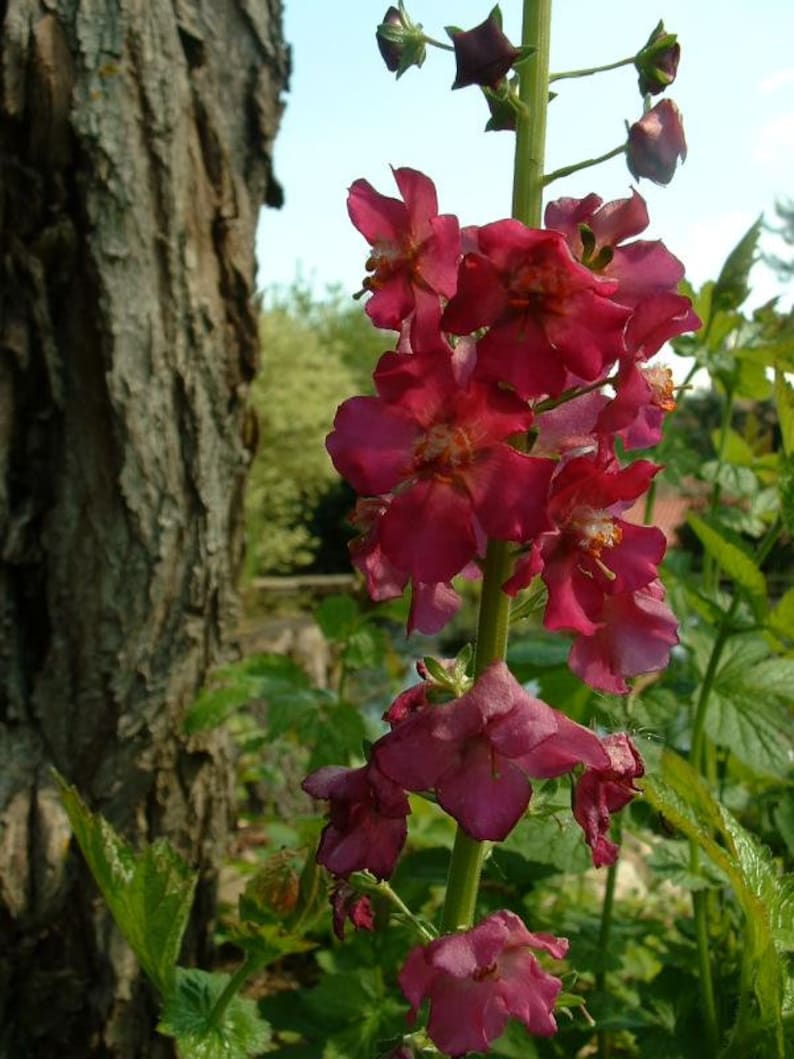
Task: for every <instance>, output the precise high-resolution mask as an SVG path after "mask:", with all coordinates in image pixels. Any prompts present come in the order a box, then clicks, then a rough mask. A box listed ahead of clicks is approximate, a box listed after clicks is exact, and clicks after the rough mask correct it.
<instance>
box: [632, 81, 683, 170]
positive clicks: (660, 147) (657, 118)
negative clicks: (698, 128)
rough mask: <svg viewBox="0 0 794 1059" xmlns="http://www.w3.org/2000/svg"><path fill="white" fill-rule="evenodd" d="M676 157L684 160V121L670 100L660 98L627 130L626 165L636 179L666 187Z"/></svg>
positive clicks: (676, 162) (675, 163)
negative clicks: (659, 101) (650, 181)
mask: <svg viewBox="0 0 794 1059" xmlns="http://www.w3.org/2000/svg"><path fill="white" fill-rule="evenodd" d="M679 158H680V159H681V161H682V162H683V161H684V160H685V158H686V138H685V136H684V120H683V118H682V117H681V111H680V110H679V109H678V107H677V106H676V105H675V103H674V102H673V101H672V99H663V100H662V101H661V103H657V104H656V106H655V107H652V108H651V110H649V111H648V112H647V113H646V114H644V115H643V116H642V117H641V118H640V120H639V121H636V122H635V123H634V124H633V125H632V126H631V128H630V129H629V138H628V141H627V143H626V162H627V163H628V167H629V172H630V173H631V175H632V176H633V177H634V179H635V180H640V179H641V178H642V177H646V178H647V179H648V180H652V181H653V182H654V184H669V183H670V181H671V180H672V179H673V175H674V173H675V170H676V166H677V165H678V160H679Z"/></svg>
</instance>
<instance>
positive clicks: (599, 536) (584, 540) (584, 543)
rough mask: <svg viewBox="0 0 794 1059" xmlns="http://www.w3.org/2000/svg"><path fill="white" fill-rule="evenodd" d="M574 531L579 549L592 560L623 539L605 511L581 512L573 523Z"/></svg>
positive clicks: (621, 531)
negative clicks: (577, 538)
mask: <svg viewBox="0 0 794 1059" xmlns="http://www.w3.org/2000/svg"><path fill="white" fill-rule="evenodd" d="M574 529H575V531H576V533H577V534H578V535H579V547H580V548H581V549H582V551H584V552H587V554H588V555H590V556H592V558H594V559H599V558H600V557H601V552H602V551H603V550H604V549H605V548H614V547H615V545H616V544H620V542H621V540H622V539H623V530H622V529H621V528H620V526H619V525H618V524H617V522H616V521H615V520H614V519H613V518H612V516H611V515H608V514H607V513H606V511H593V510H592V509H587V510H585V511H582V512H581V513H580V514H579V516H578V518H576V520H575V521H574Z"/></svg>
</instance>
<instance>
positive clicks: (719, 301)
mask: <svg viewBox="0 0 794 1059" xmlns="http://www.w3.org/2000/svg"><path fill="white" fill-rule="evenodd" d="M761 222H762V218H761V217H759V218H758V219H757V220H756V221H754V222H753V223H752V224H751V225H750V227H749V228H748V229H747V231H746V232H745V233H744V235H743V236H742V238H741V239H740V240H739V242H738V243H737V244H736V246H735V247H734V248H733V250H731V252H730V254H728V257H727V258H726V260H725V264H724V265H723V266H722V270H721V271H720V274H719V276H718V277H717V282H716V284H715V285H714V292H713V294H712V307H713V309H738V308H739V306H740V305H741V304H742V303H743V302H744V301H745V299H746V298H747V296H748V294H749V293H750V285H749V276H750V270H751V269H752V267H753V264H754V263H755V259H756V250H757V247H758V237H759V235H760V234H761Z"/></svg>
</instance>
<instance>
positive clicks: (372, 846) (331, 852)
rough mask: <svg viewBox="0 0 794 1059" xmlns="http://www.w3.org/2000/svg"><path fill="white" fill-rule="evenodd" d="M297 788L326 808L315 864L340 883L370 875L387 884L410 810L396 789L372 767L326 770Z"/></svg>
mask: <svg viewBox="0 0 794 1059" xmlns="http://www.w3.org/2000/svg"><path fill="white" fill-rule="evenodd" d="M301 787H302V788H303V790H305V791H306V793H307V794H310V795H311V796H312V798H324V799H327V800H328V801H329V802H330V803H331V804H330V809H329V820H328V823H327V824H326V826H325V828H324V829H323V833H322V836H321V838H320V845H319V848H318V850H317V863H318V864H323V865H324V866H325V867H326V868H327V869H328V870H329V871H330V872H332V874H334V875H339V876H342V877H346V876H348V875H350V873H351V872H354V871H370V872H372V874H373V875H375V876H377V878H379V879H386V878H388V877H389V876H390V875H391V874H392V872H393V871H394V866H395V864H396V863H397V858H398V857H399V855H400V851H401V850H402V847H403V845H404V843H405V836H406V832H407V828H406V823H405V818H406V816H407V815H408V813H409V812H410V806H409V805H408V799H407V798H406V796H405V792H404V791H403V790H402V788H400V787H398V786H397V784H396V783H394V782H393V781H392V780H390V779H389V778H388V776H384V775H383V773H382V772H381V771H380V770H379V769H378V768H377V766H376V765H375V764H373V763H372V762H370V763H369V764H367V765H364V766H363V767H362V768H357V769H348V768H341V767H340V766H336V765H326V766H325V767H324V768H321V769H318V770H317V771H316V772H313V773H312V774H311V775H310V776H307V777H306V779H305V780H304V781H303V783H302V784H301Z"/></svg>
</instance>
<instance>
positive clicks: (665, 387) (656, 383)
mask: <svg viewBox="0 0 794 1059" xmlns="http://www.w3.org/2000/svg"><path fill="white" fill-rule="evenodd" d="M640 371H641V372H642V377H643V378H644V379H645V381H646V382H647V383H648V386H649V387H650V390H651V404H654V405H656V407H657V408H661V410H662V411H663V412H672V411H674V409H675V396H674V394H675V383H674V382H673V373H672V371H671V370H670V369H669V368H665V367H663V366H662V365H659V366H656V367H651V368H640Z"/></svg>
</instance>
